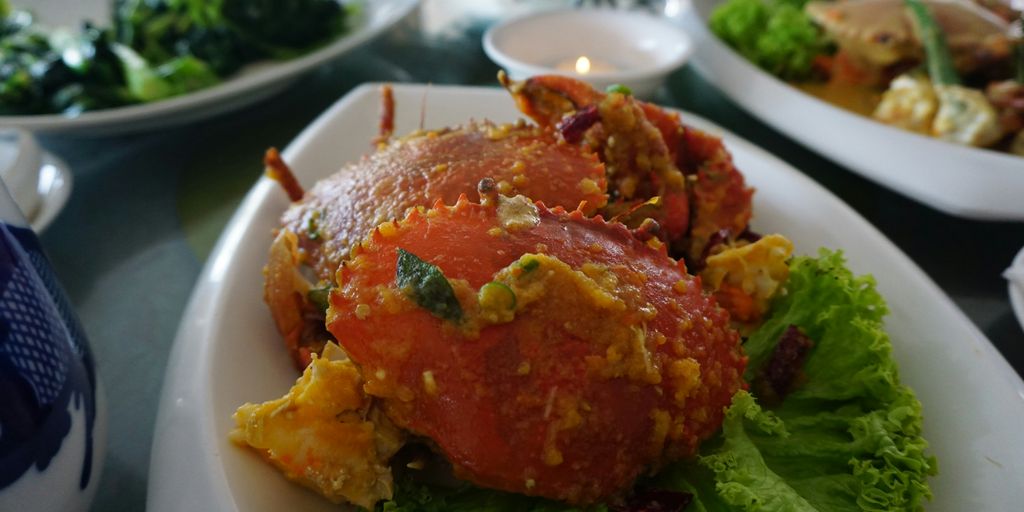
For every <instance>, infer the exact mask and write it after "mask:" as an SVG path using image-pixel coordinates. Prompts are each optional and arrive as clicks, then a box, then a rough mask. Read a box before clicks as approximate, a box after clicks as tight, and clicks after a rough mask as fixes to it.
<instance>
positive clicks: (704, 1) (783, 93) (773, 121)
mask: <svg viewBox="0 0 1024 512" xmlns="http://www.w3.org/2000/svg"><path fill="white" fill-rule="evenodd" d="M717 3H719V1H718V0H692V7H691V6H689V5H685V4H684V5H683V7H682V8H678V9H673V12H672V13H670V14H671V15H670V18H673V19H675V20H677V21H678V22H679V23H681V24H682V26H683V27H684V28H685V29H686V31H687V32H689V33H690V35H691V36H692V37H693V38H694V43H695V46H696V51H695V52H694V58H693V60H694V65H695V66H696V68H697V70H698V71H699V72H700V73H701V75H703V76H704V77H705V78H706V79H708V81H710V82H711V83H713V84H714V85H715V86H716V87H718V88H719V89H721V90H722V91H723V92H724V93H725V94H726V95H727V96H729V98H730V99H732V100H733V101H734V102H736V103H737V104H739V105H740V106H741V107H743V108H744V109H746V110H747V111H749V112H750V113H751V114H753V115H754V116H756V117H758V118H760V119H761V120H763V121H764V122H766V123H768V124H769V125H771V126H772V127H773V128H775V129H777V130H779V131H780V132H783V133H785V134H786V135H788V136H790V137H792V138H793V139H795V140H797V141H798V142H800V143H801V144H804V145H805V146H807V147H809V148H811V149H813V150H814V151H817V152H818V153H821V154H822V155H824V156H826V157H828V158H830V159H832V160H834V161H836V162H837V163H839V164H840V165H843V166H844V167H847V168H849V169H850V170H852V171H854V172H856V173H858V174H860V175H862V176H864V177H865V178H868V179H870V180H872V181H875V182H877V183H879V184H881V185H882V186H885V187H888V188H891V189H892V190H895V191H897V192H899V193H901V194H903V195H906V196H907V197H910V198H912V199H915V200H917V201H920V202H922V203H924V204H927V205H929V206H931V207H933V208H936V209H938V210H942V211H944V212H946V213H949V214H951V215H956V216H960V217H966V218H970V219H978V220H1016V221H1024V200H1021V194H1022V193H1024V157H1019V156H1013V155H1009V154H1004V153H999V152H996V151H990V150H987V149H978V148H971V147H966V146H959V145H956V144H952V143H949V142H944V141H941V140H938V139H933V138H929V137H925V136H923V135H918V134H915V133H910V132H907V131H903V130H900V129H898V128H894V127H891V126H886V125H884V124H881V123H878V122H875V121H873V120H871V119H868V118H866V117H862V116H859V115H856V114H853V113H850V112H847V111H845V110H842V109H840V108H839V107H835V106H832V105H830V104H829V103H826V102H824V101H822V100H819V99H817V98H815V97H813V96H811V95H809V94H806V93H804V92H802V91H800V90H799V89H797V88H795V87H793V86H791V85H789V84H787V83H786V82H783V81H781V80H779V79H777V78H775V77H774V76H772V75H770V74H768V73H766V72H764V71H762V70H761V69H759V68H758V67H757V66H754V65H753V64H751V63H750V62H748V61H747V60H746V59H744V58H743V57H742V56H740V55H739V54H737V53H735V52H734V51H733V50H732V49H731V48H730V47H729V46H728V45H726V44H725V43H723V42H722V41H721V40H719V39H718V38H717V37H716V36H715V35H714V34H712V33H711V31H710V30H709V29H708V27H707V19H708V16H709V15H710V13H711V11H712V10H713V8H714V6H715V5H716V4H717ZM673 5H675V6H676V7H678V6H679V2H676V3H674V4H673Z"/></svg>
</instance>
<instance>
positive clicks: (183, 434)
mask: <svg viewBox="0 0 1024 512" xmlns="http://www.w3.org/2000/svg"><path fill="white" fill-rule="evenodd" d="M377 86H378V85H377V84H364V85H362V86H360V87H358V88H356V89H354V90H352V91H351V92H350V93H348V94H347V95H346V96H345V97H344V98H342V99H341V100H339V101H338V102H337V103H336V104H335V105H334V106H332V107H331V108H330V109H329V110H327V111H326V112H325V113H324V114H322V115H321V116H320V117H319V118H318V119H317V120H316V121H315V122H314V123H312V124H311V125H310V126H309V127H308V128H307V129H306V130H304V131H303V132H302V133H301V134H300V135H299V136H298V137H297V138H296V139H295V140H294V141H293V142H292V143H291V144H290V145H289V146H288V148H287V149H286V150H285V151H284V157H285V158H286V159H293V158H295V157H296V156H297V155H298V154H299V153H300V152H302V151H304V149H305V148H306V147H307V146H309V145H310V143H311V141H312V140H313V139H314V138H315V137H316V136H317V135H318V131H319V130H320V129H321V128H323V127H324V126H327V125H328V124H329V123H330V122H331V120H332V119H333V118H334V117H335V116H337V115H339V114H340V113H341V112H344V111H345V110H346V109H348V108H350V107H351V106H353V105H356V104H359V103H360V102H365V101H369V100H368V99H367V98H368V97H369V96H371V95H375V90H376V87H377ZM426 87H427V86H422V85H408V84H405V85H397V86H395V92H396V95H400V94H402V93H408V94H409V95H410V96H413V97H422V96H423V95H424V94H425V93H426V92H427V91H428V90H429V89H427V88H426ZM433 89H434V90H437V91H444V92H447V93H450V94H452V95H456V96H458V97H465V96H471V95H483V94H490V95H493V97H494V98H498V97H504V93H503V92H502V91H500V90H498V89H488V88H474V87H459V86H434V87H433ZM374 98H375V96H374ZM372 101H374V102H376V99H373V100H372ZM684 116H685V117H684V119H685V120H686V122H688V123H690V124H693V125H696V126H697V127H700V128H703V129H707V130H709V131H711V132H714V133H716V134H719V135H722V136H724V137H725V138H726V139H727V141H728V142H727V145H728V146H729V147H733V148H735V149H742V150H743V151H749V152H751V153H752V154H754V155H755V156H756V157H757V158H763V159H765V160H766V161H767V162H769V163H770V164H771V166H772V167H774V168H778V169H781V170H783V171H784V172H786V173H787V174H786V176H787V178H792V179H794V180H798V181H799V182H801V183H802V185H804V186H807V187H811V188H812V189H814V190H817V191H818V192H819V193H820V194H822V198H823V200H825V201H828V202H829V204H833V203H834V204H835V206H836V207H838V208H839V211H840V212H841V214H842V215H843V216H844V217H845V218H844V219H843V220H844V222H845V221H849V222H850V223H852V224H849V225H847V224H843V225H844V226H846V227H849V228H851V229H855V230H857V231H860V232H862V233H863V235H864V236H866V237H868V238H870V239H871V240H873V241H874V242H876V243H877V244H878V248H877V250H879V251H881V252H883V253H885V255H886V257H887V260H886V263H887V264H892V265H893V266H895V267H897V268H898V270H899V271H900V272H901V273H905V275H906V278H907V279H906V280H907V281H908V282H912V283H915V284H916V285H918V286H921V287H923V289H924V290H925V291H926V292H927V294H928V295H929V296H931V297H934V298H935V300H936V303H935V306H936V307H937V310H936V311H934V313H935V315H937V316H938V317H940V318H943V319H944V321H945V322H947V323H950V325H953V324H955V325H956V326H957V330H959V331H961V332H964V333H967V339H965V340H963V343H965V344H967V345H969V346H970V348H971V349H972V350H973V351H974V352H975V354H974V355H975V356H976V357H977V358H978V361H979V362H978V364H979V366H983V367H984V369H985V370H986V372H984V373H986V374H987V373H989V372H991V373H994V374H997V375H996V376H989V377H991V378H993V379H998V382H1000V384H999V386H1000V388H1001V389H999V390H998V391H999V393H1000V396H1001V397H1009V398H1010V399H1012V400H1013V401H1014V402H1013V404H1015V405H1011V404H1007V406H1008V407H1011V408H1013V410H1015V411H1017V413H1018V414H1020V413H1021V411H1024V381H1022V380H1021V378H1020V376H1019V375H1017V373H1016V372H1015V371H1014V370H1013V369H1012V368H1011V367H1010V366H1009V364H1008V363H1007V362H1006V360H1005V359H1004V358H1003V357H1002V356H1001V355H1000V354H999V352H998V351H997V350H996V349H995V347H994V346H992V345H991V343H990V342H989V341H988V340H987V339H986V338H985V336H984V335H983V334H982V333H981V332H980V331H979V330H978V329H977V327H975V326H974V324H972V323H971V322H970V321H969V320H968V319H967V317H966V316H965V315H964V314H963V312H962V311H960V310H959V309H958V308H957V307H956V306H955V304H954V303H953V302H952V300H951V299H950V298H949V297H948V296H946V295H945V294H944V293H943V292H942V291H941V289H939V287H938V286H937V285H936V284H935V283H934V282H933V281H932V280H931V279H930V278H929V277H928V276H927V275H926V274H925V273H924V272H923V271H922V270H921V269H920V268H919V267H917V266H916V265H915V264H914V263H913V262H912V261H911V260H910V259H909V258H908V257H907V256H906V255H904V254H903V253H902V252H901V251H900V250H899V249H898V248H897V247H896V246H895V245H894V244H893V243H892V242H890V241H889V240H888V239H886V238H885V237H884V235H882V233H881V232H879V231H878V230H877V229H876V228H875V227H874V226H872V225H871V224H869V223H868V222H867V221H866V220H864V219H863V218H862V217H860V216H859V214H857V213H856V212H855V211H854V210H853V209H852V208H850V207H849V206H848V205H846V204H845V203H843V202H842V201H841V200H839V199H838V198H837V197H835V196H834V195H832V194H831V193H830V192H828V191H827V190H826V189H824V188H823V187H822V186H821V185H819V184H817V183H816V182H814V181H813V180H811V179H810V178H808V177H806V176H805V175H803V174H801V173H800V172H799V171H797V170H795V169H793V168H792V167H790V166H789V165H788V164H785V163H784V162H782V161H781V160H779V159H778V158H777V157H774V156H773V155H771V154H769V153H768V152H767V151H765V150H763V149H760V148H757V147H756V146H754V145H753V144H751V143H749V142H746V141H744V140H742V139H741V138H739V137H737V136H735V135H733V134H731V133H729V132H728V131H726V130H724V129H722V128H720V127H717V126H716V125H714V124H712V123H710V122H709V121H706V120H703V119H701V118H699V117H698V116H695V115H692V114H687V113H684ZM275 189H276V184H274V183H273V182H271V181H270V180H268V179H265V178H263V179H261V180H260V181H259V182H258V183H257V184H256V185H255V186H254V187H253V188H252V189H251V190H250V192H249V193H248V195H247V196H246V198H245V200H244V201H243V202H242V205H241V206H240V207H239V209H238V211H237V212H236V213H235V215H234V217H233V218H232V220H231V221H230V222H229V224H228V226H227V228H226V229H225V231H224V233H223V234H222V236H221V238H220V240H219V241H218V243H217V246H216V247H215V248H214V251H213V253H212V254H211V256H210V258H209V259H208V261H207V263H206V265H205V267H204V269H203V272H202V274H201V275H200V277H199V280H198V281H197V283H196V287H195V289H194V291H193V294H192V297H191V299H190V301H189V305H188V307H187V308H186V311H185V314H184V316H183V318H182V322H181V324H180V326H179V330H178V334H177V337H176V339H175V342H174V346H173V349H172V353H171V356H170V359H169V363H168V368H167V376H166V378H165V382H164V388H163V392H162V396H161V403H160V407H159V413H158V420H157V427H156V433H155V435H154V441H153V457H152V463H151V470H150V480H149V482H150V483H149V497H148V508H149V509H150V510H154V511H156V512H160V511H164V510H186V509H187V508H186V505H183V503H187V504H195V503H202V504H203V507H202V508H204V509H206V510H236V509H237V505H236V504H235V503H234V502H233V501H232V498H231V496H230V495H227V494H225V493H226V492H227V491H226V489H227V482H226V475H225V474H224V467H222V466H220V465H218V464H219V463H220V462H219V460H220V457H221V456H220V454H219V453H218V450H219V447H218V446H219V445H220V444H222V442H223V439H222V438H223V436H224V435H225V433H223V432H216V431H215V430H211V429H213V427H212V422H213V419H212V417H213V415H214V414H215V413H216V411H215V410H214V407H213V403H212V399H210V398H209V397H208V396H205V393H204V390H203V389H202V388H201V387H199V384H198V383H197V381H200V380H201V379H197V378H195V376H196V375H200V376H202V375H209V374H211V372H213V371H214V369H213V368H211V367H210V364H209V361H208V360H206V359H204V358H203V357H201V354H203V353H205V352H206V351H207V350H210V347H211V344H212V343H214V342H215V340H214V339H211V338H210V336H211V335H212V334H213V332H214V325H215V323H216V318H215V315H216V314H217V313H218V312H215V311H211V306H213V305H215V304H218V303H220V302H223V298H222V297H220V295H221V294H222V292H223V289H222V288H220V284H221V282H222V280H223V279H224V273H225V272H226V270H227V269H228V268H229V267H230V265H231V262H232V259H233V258H234V257H235V253H236V251H238V250H239V248H240V245H241V244H242V242H243V235H244V233H245V231H246V230H247V228H249V227H250V226H249V223H250V222H251V221H252V219H253V217H254V216H255V215H256V214H257V213H258V211H259V209H260V208H261V207H264V206H263V205H264V203H265V202H267V201H271V203H272V206H273V207H275V208H276V207H280V208H281V209H283V208H284V207H285V206H286V205H287V202H286V201H285V200H284V199H283V198H277V195H275V196H274V197H273V198H268V194H270V193H271V192H272V191H274V190H275ZM278 195H279V194H278ZM268 207H269V206H268ZM262 242H264V243H263V244H262V245H263V246H264V247H265V246H266V245H268V243H269V238H267V240H263V241H262ZM890 260H891V261H890ZM220 313H223V311H221V312H220ZM282 353H283V352H282ZM986 378H987V377H986ZM926 422H927V415H926ZM214 435H215V436H219V437H211V436H214ZM186 448H187V449H189V450H191V452H193V453H195V454H199V455H201V456H202V457H204V460H206V462H207V463H208V464H212V465H213V467H210V466H209V465H207V466H203V465H200V467H199V468H198V470H194V471H191V472H189V473H190V474H189V475H188V476H187V477H186V480H187V482H186V483H184V484H179V487H180V486H181V485H187V488H188V489H189V493H188V496H187V497H186V498H185V499H184V501H183V498H182V493H181V491H182V490H183V489H181V488H175V489H172V488H170V486H168V481H167V480H166V479H165V478H164V477H165V476H168V475H170V474H172V473H175V472H179V473H180V472H181V471H182V470H183V469H185V468H182V467H181V466H180V465H179V466H175V465H173V464H170V463H169V462H168V460H167V458H168V456H169V455H170V454H174V452H175V451H176V450H180V449H186ZM990 460H991V459H990ZM993 463H994V464H995V462H993ZM1008 465H1009V468H1010V470H1011V471H1012V470H1016V471H1018V474H1024V460H1019V461H1018V460H1010V461H1009V462H1008ZM157 482H159V483H157ZM1005 492H1006V493H1012V492H1018V493H1024V490H1016V491H1014V490H1013V489H1010V490H1007V491H1005ZM199 498H202V499H201V501H198V502H197V501H195V500H196V499H199ZM1004 498H1006V499H1008V500H1019V499H1024V494H1022V495H1021V496H1018V497H1016V498H1015V497H1014V496H1011V495H1009V494H1006V495H1005V496H1004ZM1007 502H1013V501H1007Z"/></svg>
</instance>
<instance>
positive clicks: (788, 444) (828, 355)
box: [697, 250, 936, 511]
mask: <svg viewBox="0 0 1024 512" xmlns="http://www.w3.org/2000/svg"><path fill="white" fill-rule="evenodd" d="M786 289H787V294H786V295H784V296H783V297H781V298H780V299H779V300H778V301H777V303H776V304H774V305H773V309H772V314H771V316H770V318H768V320H767V321H766V322H765V323H764V325H763V326H762V327H761V328H760V329H759V330H758V331H757V332H756V333H754V335H752V336H751V337H750V339H749V340H748V341H747V344H746V348H747V353H748V355H749V357H750V365H749V367H748V372H747V375H746V376H747V379H748V380H751V379H752V378H753V377H754V376H756V374H757V372H758V371H759V369H760V368H761V366H762V365H763V364H764V363H765V361H766V360H767V359H768V357H769V356H770V355H771V351H772V349H773V348H774V346H775V343H776V342H777V341H778V339H779V336H780V335H781V334H782V332H783V331H784V330H785V329H786V327H788V326H789V325H796V326H798V327H799V328H800V329H801V330H803V331H804V333H806V334H807V335H808V336H809V337H810V338H811V339H813V340H814V341H815V347H814V348H813V349H812V352H811V353H810V355H809V356H808V358H807V361H806V363H805V366H804V373H805V376H806V383H805V384H804V385H803V386H802V387H800V388H798V389H797V390H796V391H794V392H793V393H792V394H790V395H789V396H788V397H787V398H786V399H785V401H784V402H783V403H782V404H781V406H779V407H777V408H775V409H773V410H771V411H765V410H762V409H761V407H759V406H758V404H757V403H756V402H755V400H754V398H753V397H752V396H751V395H749V394H747V393H746V392H740V393H738V394H737V395H736V397H735V398H734V400H733V404H732V406H731V407H730V408H729V410H728V412H727V415H726V420H725V422H724V424H723V434H722V439H721V440H720V441H719V442H718V443H714V444H712V445H711V446H709V449H708V450H706V451H705V453H704V455H703V456H702V457H701V458H700V464H701V465H702V466H704V467H705V468H706V469H708V470H709V472H705V473H703V474H702V475H697V476H698V477H701V476H703V477H704V478H705V479H706V478H707V477H708V476H713V479H714V482H715V484H714V487H715V493H716V495H717V496H715V498H716V499H720V500H721V501H722V502H724V503H726V504H728V505H731V506H733V507H735V509H738V510H761V511H776V510H778V511H783V510H787V511H788V510H793V511H799V510H838V511H843V510H850V511H854V510H920V509H921V508H922V506H923V503H924V501H926V500H927V499H930V498H931V491H930V489H929V488H928V483H927V478H928V476H930V475H934V474H935V473H936V461H935V459H934V457H930V456H928V455H927V454H926V453H925V451H926V449H927V446H928V443H927V442H926V441H925V440H924V439H923V438H922V437H921V426H922V416H921V404H920V403H919V402H918V401H917V399H916V398H915V397H914V394H913V392H912V391H911V390H910V388H908V387H906V386H904V385H901V384H900V382H899V373H898V370H897V368H896V363H895V361H894V360H893V358H892V353H891V352H892V345H891V344H890V342H889V337H888V335H887V334H886V333H885V331H884V330H883V328H882V317H883V316H884V315H885V313H886V311H887V309H886V306H885V303H884V301H883V300H882V298H881V296H879V294H878V292H877V291H875V287H874V281H873V279H872V278H871V277H869V276H862V277H855V276H854V275H853V274H852V273H851V272H850V271H849V270H848V269H847V268H846V267H845V264H844V261H843V258H842V255H841V254H840V253H834V252H829V251H825V250H823V251H821V254H820V257H819V258H796V259H795V260H794V261H793V263H792V265H791V274H790V278H789V281H788V282H787V285H786ZM704 485H705V487H707V482H706V481H705V482H704ZM705 497H706V493H701V494H700V495H699V498H700V500H701V501H703V500H704V499H705ZM735 509H734V510H735Z"/></svg>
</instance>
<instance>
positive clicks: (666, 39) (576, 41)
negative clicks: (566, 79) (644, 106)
mask: <svg viewBox="0 0 1024 512" xmlns="http://www.w3.org/2000/svg"><path fill="white" fill-rule="evenodd" d="M483 41H484V51H485V52H486V53H487V56H488V57H490V58H491V60H492V61H494V62H495V63H496V64H498V65H499V66H501V67H502V68H504V69H505V71H507V72H508V74H509V76H510V77H512V79H514V80H522V79H524V78H527V77H530V76H534V75H546V74H559V75H567V76H573V77H575V78H579V79H581V80H585V81H587V82H589V83H591V84H592V85H594V87H597V88H598V89H601V90H603V89H604V88H605V87H607V86H609V85H613V84H621V85H625V86H627V87H629V88H630V89H631V90H632V91H633V94H635V95H637V96H638V97H641V98H650V97H651V96H653V95H654V93H655V92H657V90H658V88H659V87H661V85H662V84H663V83H664V82H665V77H666V76H668V74H669V73H671V72H672V71H675V70H676V69H678V68H679V67H681V66H682V65H683V64H684V63H685V62H686V59H687V58H689V56H690V54H691V53H692V52H693V44H691V43H690V38H689V37H687V35H686V33H685V32H683V31H682V30H679V28H678V27H676V26H674V25H672V24H671V23H668V22H667V21H665V20H664V19H662V18H659V17H655V16H652V15H650V14H647V13H644V12H639V11H625V10H617V9H556V10H547V11H541V12H533V13H528V14H525V15H522V16H517V17H514V18H510V19H508V20H505V21H503V22H501V23H498V24H497V25H494V26H492V27H491V28H490V29H488V30H487V32H486V33H484V39H483ZM581 56H586V57H588V58H589V59H591V60H593V61H594V62H595V67H594V68H593V69H592V71H591V72H589V73H586V74H579V73H577V72H575V71H573V69H572V68H569V69H559V68H558V65H559V64H572V63H575V60H576V59H577V58H578V57H581ZM596 63H603V64H605V65H607V66H611V69H608V70H600V69H598V68H597V67H596V66H597V64H596Z"/></svg>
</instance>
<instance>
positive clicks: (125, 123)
mask: <svg viewBox="0 0 1024 512" xmlns="http://www.w3.org/2000/svg"><path fill="white" fill-rule="evenodd" d="M54 2H55V0H33V1H29V2H25V3H24V4H18V5H17V6H16V7H24V8H28V9H32V8H33V6H35V7H37V8H38V9H39V11H40V12H41V15H40V18H41V20H42V21H43V22H44V23H47V22H48V20H53V21H52V23H53V24H57V23H65V24H67V23H72V21H71V20H72V19H73V18H74V16H69V15H68V14H67V12H68V11H70V12H78V13H80V14H78V16H80V17H79V18H78V19H90V18H91V19H94V20H97V19H102V20H103V21H102V23H104V24H106V23H109V18H110V16H109V14H108V13H109V8H106V9H104V8H103V6H102V5H98V4H99V0H83V1H82V2H81V4H77V3H76V5H75V7H74V8H72V9H68V8H67V6H66V5H64V4H59V5H55V4H54ZM16 3H17V2H16ZM345 3H346V4H347V5H348V4H354V5H355V6H356V7H357V10H356V13H355V14H354V15H353V16H352V19H351V20H350V25H349V28H348V29H347V30H346V31H345V33H343V34H341V35H340V36H338V38H337V39H336V40H334V41H333V42H331V43H328V44H326V45H324V46H322V47H320V48H318V49H316V50H314V51H312V52H310V53H307V54H305V55H302V56H299V57H296V58H294V59H289V60H282V61H263V62H257V63H253V64H250V65H248V66H246V67H245V68H243V69H242V70H241V71H239V72H238V73H236V74H235V75H232V76H230V77H228V78H226V79H225V80H224V81H223V82H221V83H219V84H217V85H214V86H212V87H207V88H205V89H201V90H198V91H195V92H192V93H189V94H185V95H183V96H177V97H174V98H168V99H166V100H162V101H157V102H153V103H143V104H138V105H128V106H124V107H117V108H111V109H104V110H95V111H91V112H85V113H83V114H80V115H78V116H74V117H68V116H64V115H61V114H46V115H28V116H0V127H18V128H22V129H25V130H28V131H31V132H35V133H68V134H74V135H86V136H92V135H112V134H119V133H130V132H137V131H144V130H149V129H153V128H157V127H160V128H165V127H168V126H173V125H178V124H182V123H187V122H192V121H197V120H199V119H204V118H207V117H211V116H215V115H217V114H221V113H224V112H228V111H231V110H235V109H238V108H241V107H244V106H246V105H250V104H252V103H255V102H257V101H260V100H262V99H264V98H267V97H269V96H271V95H273V94H274V93H277V92H279V91H281V90H282V89H284V88H285V87H287V86H288V85H289V84H291V83H292V82H294V81H295V80H296V79H298V78H299V77H300V76H301V75H302V74H303V73H305V72H308V71H311V70H313V69H315V68H316V67H317V66H320V65H321V64H324V63H326V62H329V61H331V60H332V59H335V58H337V57H339V56H341V55H343V54H345V53H347V52H349V51H351V50H352V49H354V48H356V47H358V46H359V45H361V44H362V43H365V42H367V41H369V40H370V39H372V38H373V37H375V36H376V35H378V34H380V33H381V32H382V31H383V30H384V29H386V28H388V27H390V26H392V25H394V24H395V23H397V22H398V21H399V20H401V19H403V18H404V17H405V16H406V15H407V14H409V13H410V12H411V11H412V10H413V8H414V7H416V6H417V5H418V4H419V0H353V1H350V2H345Z"/></svg>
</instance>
